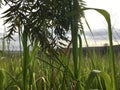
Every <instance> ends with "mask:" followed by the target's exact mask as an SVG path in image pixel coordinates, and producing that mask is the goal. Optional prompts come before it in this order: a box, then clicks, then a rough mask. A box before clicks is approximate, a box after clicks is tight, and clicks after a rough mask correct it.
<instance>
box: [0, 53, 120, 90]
mask: <svg viewBox="0 0 120 90" xmlns="http://www.w3.org/2000/svg"><path fill="white" fill-rule="evenodd" d="M93 54H94V55H92V57H90V56H86V57H83V62H82V63H81V65H82V66H81V71H80V73H81V74H80V87H81V88H83V90H85V87H86V88H87V89H88V85H89V88H91V89H100V90H110V89H109V88H112V86H111V83H112V82H111V80H112V78H111V71H110V68H109V65H108V61H109V58H108V57H107V56H102V58H101V56H98V55H96V54H95V53H93ZM96 57H97V58H96ZM59 58H60V60H61V62H62V63H63V64H64V66H65V67H64V66H62V65H60V64H58V63H56V62H55V60H54V61H53V63H52V65H51V64H50V63H51V61H50V59H48V57H47V56H46V55H44V54H43V55H42V57H39V58H34V59H33V60H34V65H33V66H32V71H30V70H29V71H28V74H27V75H26V80H27V82H28V83H27V86H30V87H27V88H28V89H29V90H51V89H53V90H74V89H75V84H76V81H75V78H74V74H71V72H72V70H73V67H72V66H73V63H72V59H69V58H67V57H66V56H64V55H61V56H60V57H59ZM90 58H92V59H93V61H94V64H95V68H93V66H92V62H91V60H90ZM119 58H120V56H119V55H118V56H116V59H117V60H116V61H115V62H116V63H117V64H116V70H117V75H116V76H117V80H118V81H120V69H119V64H120V60H119ZM54 59H55V58H54ZM65 60H66V61H65ZM8 62H9V63H8ZM98 62H99V63H98ZM22 67H23V66H22V64H21V59H20V57H18V56H17V55H15V56H14V58H9V57H7V56H6V57H5V58H4V59H0V77H1V78H2V79H3V80H2V81H4V84H1V85H2V86H3V87H2V88H3V90H5V89H7V90H19V89H20V90H23V81H22V78H23V74H22V73H23V70H22ZM70 68H71V69H70ZM93 70H99V71H100V73H99V72H97V71H93ZM97 78H98V79H97ZM108 82H109V83H108ZM100 83H101V84H100ZM119 83H120V82H117V84H118V85H119ZM100 85H101V86H100ZM101 87H102V88H104V89H101ZM118 88H119V89H120V87H118ZM87 89H86V90H87ZM1 90H2V89H1Z"/></svg>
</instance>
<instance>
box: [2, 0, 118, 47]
mask: <svg viewBox="0 0 120 90" xmlns="http://www.w3.org/2000/svg"><path fill="white" fill-rule="evenodd" d="M84 1H85V2H86V7H90V8H100V9H104V10H106V11H108V12H109V13H110V16H111V23H112V27H113V44H119V41H120V36H119V35H120V6H119V4H120V0H84ZM5 9H7V7H4V8H3V9H0V13H2V12H3V11H4V10H5ZM1 16H2V15H1ZM85 16H86V18H87V21H88V23H89V25H90V27H91V29H92V31H93V35H94V36H92V35H91V33H90V31H89V30H88V28H87V26H86V25H85V24H84V30H85V33H86V37H87V40H88V43H89V46H103V45H104V44H105V43H109V42H108V35H107V33H108V32H107V24H106V22H105V19H104V17H103V16H102V15H100V14H99V13H97V12H96V11H93V10H89V11H88V10H87V11H85ZM2 24H3V19H0V33H1V32H3V30H4V26H3V25H2ZM1 35H2V34H1ZM0 37H1V36H0ZM14 43H15V42H14ZM16 43H17V42H16ZM16 45H18V44H16ZM83 46H86V44H85V42H84V40H83Z"/></svg>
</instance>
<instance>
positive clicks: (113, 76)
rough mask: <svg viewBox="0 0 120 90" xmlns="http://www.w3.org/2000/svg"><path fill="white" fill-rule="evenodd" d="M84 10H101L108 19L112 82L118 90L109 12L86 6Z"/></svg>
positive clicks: (114, 89) (114, 88) (115, 89)
mask: <svg viewBox="0 0 120 90" xmlns="http://www.w3.org/2000/svg"><path fill="white" fill-rule="evenodd" d="M84 10H95V11H97V12H99V13H100V14H101V15H103V16H104V18H105V20H106V21H107V24H108V37H109V43H110V64H111V66H110V68H111V71H112V76H111V77H112V82H113V90H117V84H116V77H115V75H116V72H115V62H114V52H113V43H112V28H111V19H110V15H109V13H108V12H107V11H105V10H103V9H96V8H85V9H84Z"/></svg>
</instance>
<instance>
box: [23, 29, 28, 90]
mask: <svg viewBox="0 0 120 90" xmlns="http://www.w3.org/2000/svg"><path fill="white" fill-rule="evenodd" d="M27 37H28V36H27V31H26V30H24V32H23V36H22V44H23V90H28V88H27V66H28V62H29V47H28V45H27V43H28V39H27Z"/></svg>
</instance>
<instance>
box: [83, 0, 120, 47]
mask: <svg viewBox="0 0 120 90" xmlns="http://www.w3.org/2000/svg"><path fill="white" fill-rule="evenodd" d="M85 2H86V6H87V7H90V8H99V9H104V10H106V11H107V12H109V14H110V17H111V23H112V28H113V44H115V45H116V44H119V41H120V37H119V35H120V6H119V4H120V1H119V0H85ZM85 16H86V18H87V21H88V23H89V25H90V27H91V29H92V31H93V35H94V37H93V36H92V35H91V34H90V31H89V30H88V28H87V26H86V25H84V27H85V31H86V36H87V39H88V42H89V45H90V46H103V45H104V44H105V43H108V44H109V41H108V35H107V34H108V31H107V23H106V21H105V19H104V17H103V16H102V15H100V14H99V13H98V12H96V11H93V10H89V11H85ZM84 44H85V43H84ZM84 46H85V45H84Z"/></svg>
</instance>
